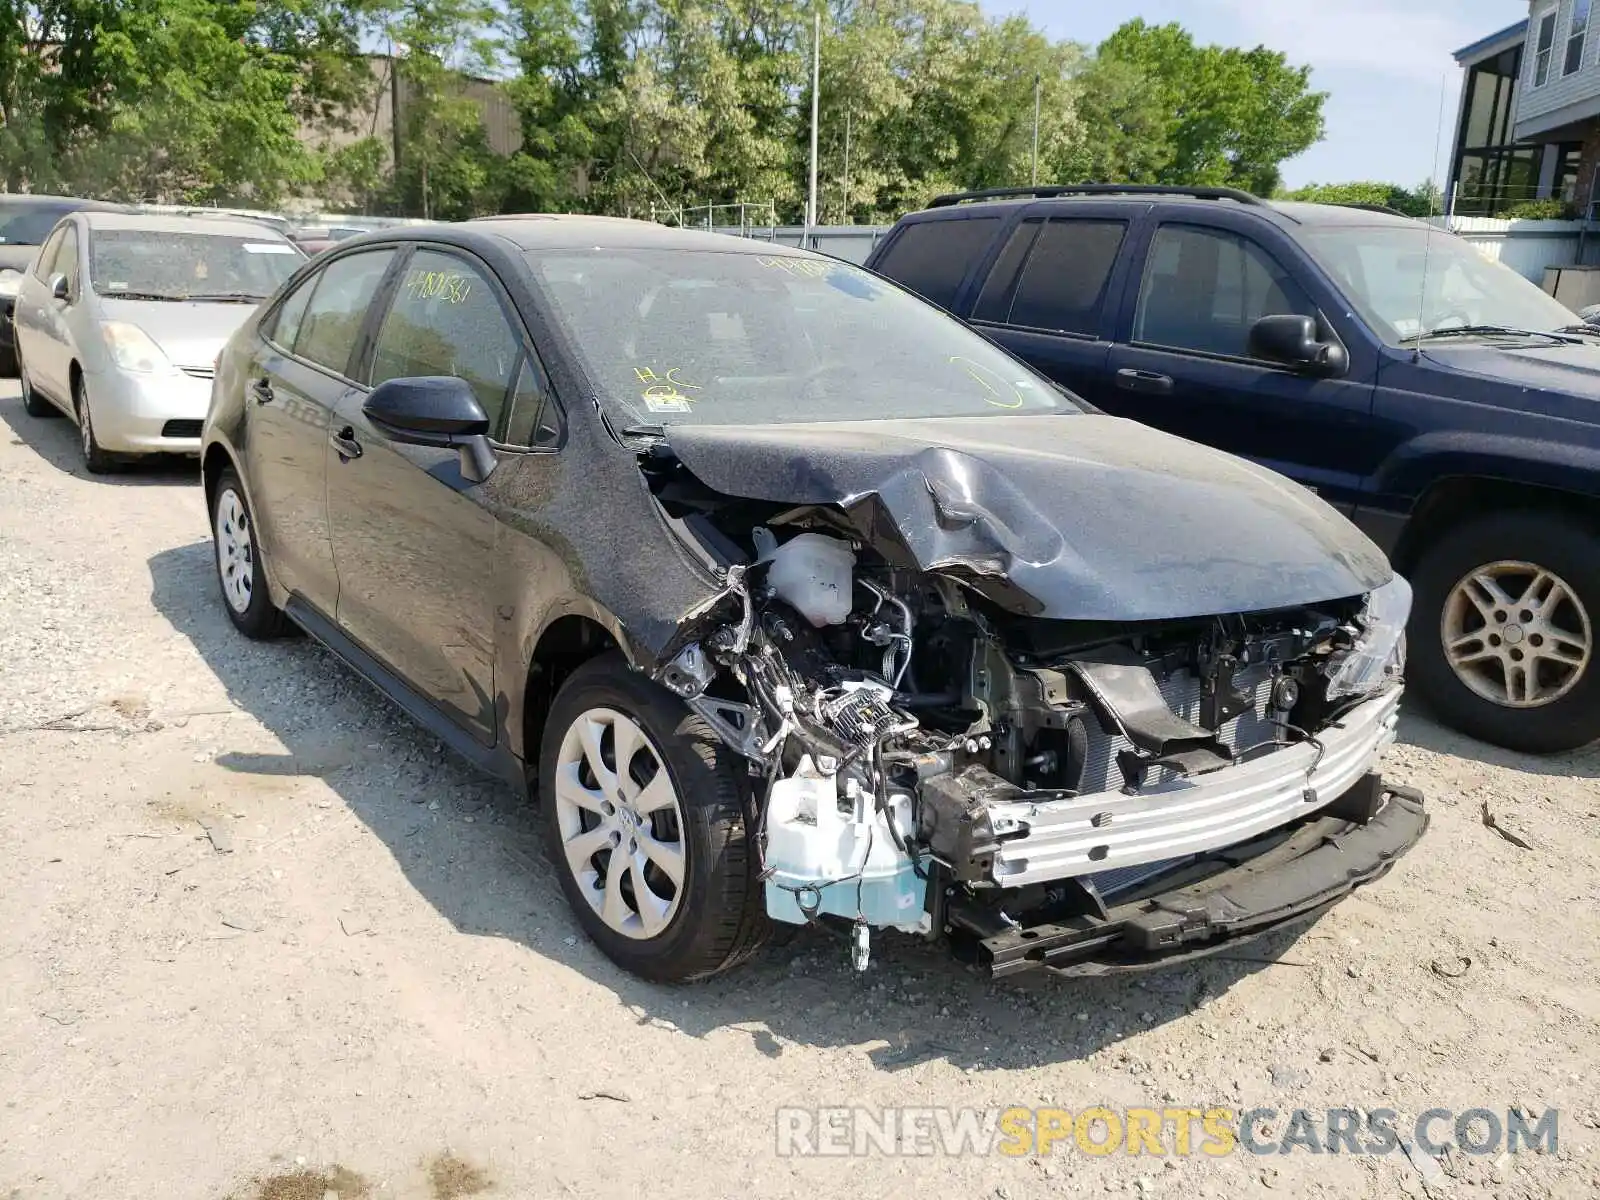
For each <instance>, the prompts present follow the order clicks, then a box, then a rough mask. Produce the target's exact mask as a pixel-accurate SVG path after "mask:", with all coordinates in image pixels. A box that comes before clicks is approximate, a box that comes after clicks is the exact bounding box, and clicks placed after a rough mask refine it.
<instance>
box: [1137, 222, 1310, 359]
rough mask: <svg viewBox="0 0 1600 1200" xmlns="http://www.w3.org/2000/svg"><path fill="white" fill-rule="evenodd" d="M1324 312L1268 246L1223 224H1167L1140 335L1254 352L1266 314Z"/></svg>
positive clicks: (1149, 267)
mask: <svg viewBox="0 0 1600 1200" xmlns="http://www.w3.org/2000/svg"><path fill="white" fill-rule="evenodd" d="M1287 314H1299V315H1301V316H1307V317H1313V318H1315V317H1316V315H1317V311H1316V308H1315V306H1314V305H1312V304H1311V302H1310V300H1309V299H1307V298H1306V296H1305V294H1304V292H1303V291H1302V290H1301V289H1300V287H1299V286H1298V285H1297V284H1296V283H1295V282H1294V280H1292V279H1291V278H1289V276H1288V274H1287V273H1286V272H1285V271H1284V270H1283V268H1281V267H1280V266H1279V265H1278V264H1277V262H1276V261H1275V260H1274V259H1272V258H1271V257H1270V256H1268V254H1267V253H1266V251H1264V250H1262V249H1261V247H1260V246H1258V245H1256V244H1255V243H1254V242H1252V241H1250V240H1248V239H1247V238H1243V237H1240V236H1239V235H1238V234H1235V233H1229V232H1227V231H1226V230H1221V229H1203V228H1200V227H1199V226H1194V225H1163V226H1162V227H1161V228H1160V229H1159V230H1158V231H1157V232H1156V236H1155V238H1154V239H1153V240H1152V242H1151V244H1150V256H1149V259H1148V261H1147V262H1146V264H1145V273H1144V280H1143V282H1142V284H1141V285H1140V288H1139V307H1138V311H1137V313H1136V315H1135V317H1134V328H1133V340H1134V341H1136V342H1141V343H1144V344H1146V345H1151V346H1164V347H1169V348H1171V349H1175V350H1192V351H1197V352H1199V353H1202V354H1221V355H1226V356H1228V357H1231V358H1246V357H1249V353H1250V329H1251V327H1252V326H1253V325H1254V324H1255V323H1256V322H1257V321H1259V320H1260V319H1261V318H1262V317H1268V316H1282V315H1287Z"/></svg>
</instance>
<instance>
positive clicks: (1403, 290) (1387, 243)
mask: <svg viewBox="0 0 1600 1200" xmlns="http://www.w3.org/2000/svg"><path fill="white" fill-rule="evenodd" d="M1302 241H1303V243H1304V245H1305V247H1306V249H1307V250H1309V251H1310V252H1311V255H1312V257H1313V258H1315V259H1316V260H1317V261H1318V262H1319V263H1320V264H1321V265H1322V267H1323V269H1324V270H1326V271H1327V272H1328V274H1329V275H1330V276H1332V277H1333V279H1334V281H1335V283H1337V284H1338V286H1339V289H1340V291H1342V292H1343V293H1344V294H1345V296H1346V297H1347V298H1348V299H1349V301H1350V303H1351V305H1352V307H1354V308H1355V310H1356V311H1357V312H1359V313H1360V314H1361V315H1362V317H1364V318H1365V319H1366V321H1367V323H1368V324H1369V325H1370V326H1372V328H1373V330H1374V332H1376V333H1377V334H1378V336H1379V337H1381V338H1383V340H1384V341H1386V342H1388V343H1389V344H1390V345H1393V346H1397V345H1400V344H1401V343H1402V342H1404V341H1405V340H1407V339H1408V338H1413V337H1416V336H1417V335H1418V334H1419V333H1440V332H1445V331H1448V330H1450V329H1465V328H1468V327H1475V328H1482V327H1484V326H1490V327H1499V328H1505V329H1512V330H1518V329H1523V330H1536V331H1540V332H1552V331H1554V330H1557V329H1562V328H1564V327H1566V326H1570V325H1576V324H1578V317H1577V315H1576V314H1575V313H1573V312H1572V311H1571V310H1570V309H1568V308H1567V307H1566V306H1565V305H1562V304H1560V303H1558V302H1557V301H1556V300H1554V299H1552V298H1551V297H1550V296H1549V295H1547V294H1546V293H1544V292H1543V291H1541V290H1540V289H1539V288H1537V287H1535V286H1534V285H1533V284H1532V283H1529V282H1528V281H1527V280H1526V279H1524V278H1523V277H1522V276H1521V275H1518V274H1517V273H1516V272H1515V271H1513V270H1511V269H1510V268H1509V267H1505V266H1502V265H1501V264H1500V263H1497V262H1491V261H1490V260H1489V259H1487V258H1485V257H1484V256H1483V255H1482V254H1480V253H1479V252H1478V251H1477V250H1475V249H1473V247H1472V245H1471V243H1469V242H1466V241H1463V240H1462V239H1461V238H1458V237H1456V236H1455V235H1454V234H1450V233H1444V232H1442V231H1440V230H1434V231H1433V232H1432V233H1431V234H1430V233H1429V232H1428V230H1427V228H1426V227H1425V226H1422V225H1376V226H1354V227H1349V226H1346V227H1340V228H1323V229H1311V230H1307V231H1306V232H1305V233H1304V234H1303V235H1302Z"/></svg>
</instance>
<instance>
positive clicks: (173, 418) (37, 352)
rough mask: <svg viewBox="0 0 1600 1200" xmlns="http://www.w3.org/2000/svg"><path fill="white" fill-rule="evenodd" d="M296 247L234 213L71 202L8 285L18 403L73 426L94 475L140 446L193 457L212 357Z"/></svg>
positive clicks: (278, 278)
mask: <svg viewBox="0 0 1600 1200" xmlns="http://www.w3.org/2000/svg"><path fill="white" fill-rule="evenodd" d="M304 261H305V255H304V254H303V253H301V251H300V250H299V249H298V248H297V247H296V246H295V245H294V243H293V242H291V241H289V240H288V239H287V238H285V237H283V236H282V235H281V234H279V233H278V232H277V231H276V230H274V229H272V228H270V227H268V226H266V225H261V224H257V223H255V222H251V221H245V220H224V219H217V218H210V217H169V216H156V215H152V214H146V213H114V212H79V213H73V214H71V215H70V216H67V217H65V218H63V219H62V220H61V222H60V223H59V224H58V225H57V226H56V227H55V229H54V230H53V231H52V232H51V234H50V236H49V238H48V239H46V241H45V243H44V245H43V246H42V247H40V250H39V256H38V258H36V259H35V260H34V262H33V265H32V266H31V267H30V268H29V269H28V271H27V273H26V274H25V275H24V276H23V279H22V282H21V285H20V286H19V287H18V289H17V300H16V310H15V312H16V316H15V322H16V343H17V353H18V359H19V368H20V375H21V378H22V397H23V403H24V406H25V408H26V409H27V411H28V412H29V413H30V414H31V415H33V416H36V417H44V416H54V415H56V413H57V411H58V410H59V411H60V412H62V413H65V414H66V415H67V416H69V417H71V418H72V419H73V420H75V421H76V422H77V423H78V430H79V435H80V436H79V442H80V445H81V446H82V449H83V458H84V464H85V465H86V466H87V467H88V469H89V470H90V471H91V472H94V473H96V474H99V473H101V472H104V471H107V470H111V469H113V468H114V467H115V465H116V464H117V463H118V462H119V461H120V460H122V459H123V458H125V457H127V456H129V455H139V454H196V453H198V452H199V450H200V426H201V423H202V422H203V421H204V420H205V415H206V408H207V406H208V405H209V403H210V400H211V378H212V374H213V372H214V370H215V364H216V360H217V354H218V353H219V352H220V351H221V349H222V346H223V343H224V342H226V341H227V340H228V338H229V336H230V335H231V334H232V333H233V331H234V330H236V329H237V328H239V326H240V325H242V324H243V323H244V321H245V319H246V318H247V317H249V315H250V314H251V313H252V312H254V311H255V307H256V305H257V304H258V303H259V302H260V301H261V300H263V299H265V298H266V297H267V296H269V295H271V294H272V293H273V292H274V291H275V290H277V286H278V284H280V283H281V282H283V280H284V279H286V278H288V276H289V275H291V274H293V272H294V271H295V269H296V268H297V267H299V266H300V264H301V263H303V262H304Z"/></svg>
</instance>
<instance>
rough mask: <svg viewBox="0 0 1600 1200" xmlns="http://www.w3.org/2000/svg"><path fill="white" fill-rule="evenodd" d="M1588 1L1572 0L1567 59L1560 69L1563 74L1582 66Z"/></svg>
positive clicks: (1587, 28)
mask: <svg viewBox="0 0 1600 1200" xmlns="http://www.w3.org/2000/svg"><path fill="white" fill-rule="evenodd" d="M1589 3H1590V0H1573V4H1572V28H1571V29H1569V30H1568V31H1567V61H1566V65H1565V66H1563V67H1562V69H1561V73H1562V74H1563V75H1571V74H1572V73H1573V72H1574V71H1576V70H1577V69H1578V68H1579V67H1581V66H1583V38H1584V35H1585V34H1586V33H1588V32H1589Z"/></svg>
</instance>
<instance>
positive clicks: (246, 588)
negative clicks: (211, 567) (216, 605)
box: [211, 467, 290, 641]
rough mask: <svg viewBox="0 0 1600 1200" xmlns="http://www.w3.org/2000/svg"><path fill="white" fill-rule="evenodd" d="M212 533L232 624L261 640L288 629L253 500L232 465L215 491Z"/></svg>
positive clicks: (213, 495) (226, 607) (213, 557)
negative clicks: (270, 580)
mask: <svg viewBox="0 0 1600 1200" xmlns="http://www.w3.org/2000/svg"><path fill="white" fill-rule="evenodd" d="M211 536H212V539H213V546H214V551H215V552H214V554H213V555H212V562H213V563H214V564H215V565H216V569H217V584H218V586H219V588H220V589H221V591H222V607H223V610H224V611H225V612H226V613H227V614H228V620H230V621H232V622H233V627H234V628H235V629H237V630H238V631H239V632H240V633H242V634H244V635H245V637H247V638H251V639H254V640H256V641H266V640H267V639H269V638H275V637H281V636H282V635H283V634H285V633H287V632H288V631H289V628H290V626H289V619H288V618H287V617H285V616H284V615H283V613H282V612H281V611H280V610H278V609H277V608H275V607H274V606H273V603H272V596H271V594H270V593H269V592H268V590H267V572H266V567H265V566H264V565H263V564H262V559H261V544H260V542H259V540H258V539H257V537H256V532H255V520H254V518H252V517H251V515H250V502H249V501H248V500H247V499H245V494H244V485H243V484H242V483H240V482H239V475H238V473H237V472H236V471H234V469H233V468H232V467H229V468H227V469H226V470H225V471H223V472H222V474H221V475H219V476H218V477H217V486H216V489H215V491H214V492H213V493H212V496H211Z"/></svg>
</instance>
